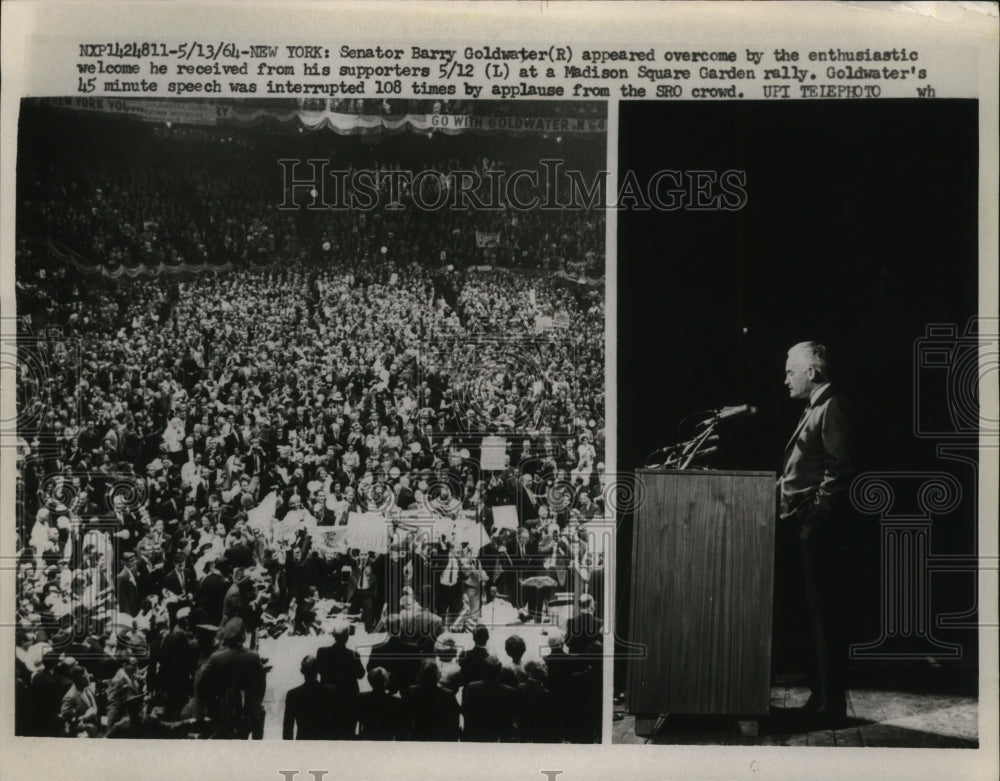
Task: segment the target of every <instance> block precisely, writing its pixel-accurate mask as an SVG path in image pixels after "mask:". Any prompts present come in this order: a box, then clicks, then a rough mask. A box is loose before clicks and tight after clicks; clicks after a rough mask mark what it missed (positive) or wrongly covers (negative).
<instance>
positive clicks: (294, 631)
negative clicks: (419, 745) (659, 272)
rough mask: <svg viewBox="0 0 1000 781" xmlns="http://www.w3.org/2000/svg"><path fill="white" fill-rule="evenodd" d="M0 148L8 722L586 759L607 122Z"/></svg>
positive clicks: (600, 435) (280, 130)
mask: <svg viewBox="0 0 1000 781" xmlns="http://www.w3.org/2000/svg"><path fill="white" fill-rule="evenodd" d="M18 130H19V132H18V139H19V141H18V147H17V232H16V258H15V262H16V267H15V269H16V297H17V301H16V303H17V313H16V315H17V322H16V327H17V354H18V362H17V363H18V375H17V401H18V419H17V426H18V430H17V441H16V444H17V464H18V472H17V485H16V488H17V501H16V534H17V553H16V561H15V565H16V589H17V592H16V598H17V607H16V622H17V623H16V638H14V635H13V634H12V638H14V639H15V640H16V647H15V646H13V645H12V647H10V648H8V651H12V653H11V656H13V657H14V661H13V664H14V665H16V687H15V690H14V692H13V694H14V698H15V706H14V714H15V731H16V734H17V735H20V736H34V737H47V738H131V739H152V738H176V739H184V738H190V739H207V738H212V739H232V740H245V739H251V740H261V739H263V740H275V741H280V740H379V741H393V740H399V741H441V742H443V741H452V742H454V741H465V742H469V741H474V742H534V743H545V742H548V743H560V742H568V743H594V742H600V740H601V737H602V736H601V717H602V702H603V700H602V682H603V662H602V660H603V656H604V651H603V645H604V635H605V629H604V622H605V615H606V610H607V604H606V596H605V593H606V579H605V576H604V572H605V567H606V566H608V565H609V562H607V561H606V555H610V554H611V550H612V549H611V547H610V535H611V533H613V532H610V533H609V532H608V526H607V524H605V523H604V521H605V516H606V508H605V497H604V494H603V484H602V480H601V475H602V474H603V471H604V462H605V458H606V454H605V415H606V411H605V344H604V342H605V318H604V308H605V287H604V285H605V280H604V276H605V214H604V210H603V209H602V208H600V204H599V203H579V204H578V203H577V202H576V201H577V200H578V199H576V198H575V193H576V189H575V187H576V186H577V185H579V184H580V183H583V184H586V185H587V186H589V184H590V183H591V182H593V181H594V180H595V178H596V177H599V176H600V172H601V170H602V169H603V168H604V167H605V165H606V159H607V106H606V103H604V102H594V101H591V102H567V101H560V102H555V101H551V102H550V101H535V102H510V101H508V102H502V103H501V102H490V101H470V100H439V99H427V100H418V99H383V100H376V99H371V98H365V99H361V98H358V99H342V100H340V99H329V98H325V99H294V98H288V99H284V100H278V99H270V100H251V99H246V100H234V99H217V100H216V99H211V98H192V99H174V100H146V99H139V98H134V99H133V98H130V99H120V100H119V99H108V98H103V99H89V98H80V97H79V96H75V97H66V98H37V99H32V98H26V99H24V100H22V102H21V105H20V115H19V120H18ZM567 188H568V189H567ZM611 528H612V529H613V524H612V526H611ZM609 645H610V643H609Z"/></svg>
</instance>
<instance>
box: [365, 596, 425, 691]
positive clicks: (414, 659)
mask: <svg viewBox="0 0 1000 781" xmlns="http://www.w3.org/2000/svg"><path fill="white" fill-rule="evenodd" d="M386 629H387V630H388V636H387V637H386V639H385V640H383V641H382V642H381V643H378V644H377V645H374V646H372V651H371V655H370V656H369V657H368V668H367V669H368V673H369V677H371V671H372V670H374V669H375V668H376V667H381V668H382V669H383V670H385V672H386V673H388V676H389V677H388V682H387V683H386V688H387V690H388V693H389V694H396V693H397V692H400V691H405V690H406V687H407V686H409V685H410V684H413V683H416V681H417V673H418V672H419V670H420V660H421V650H420V646H419V645H418V644H417V643H414V642H408V641H407V640H405V639H403V637H402V636H401V631H402V629H401V624H400V619H399V616H398V615H390V616H389V618H388V619H387V620H386Z"/></svg>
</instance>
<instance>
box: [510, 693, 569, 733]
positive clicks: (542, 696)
mask: <svg viewBox="0 0 1000 781" xmlns="http://www.w3.org/2000/svg"><path fill="white" fill-rule="evenodd" d="M514 713H515V717H516V719H517V732H518V735H519V737H520V739H521V740H522V741H523V742H525V743H554V742H558V741H559V740H560V738H561V737H562V735H561V732H560V727H561V721H562V720H561V719H560V718H559V716H560V714H559V710H558V707H557V702H556V698H555V697H553V696H552V694H551V693H550V692H549V691H548V690H547V689H546V688H545V687H544V686H542V684H540V683H539V682H538V681H533V680H527V681H525V682H524V683H519V684H518V685H517V690H516V691H515V693H514Z"/></svg>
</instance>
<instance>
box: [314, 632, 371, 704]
mask: <svg viewBox="0 0 1000 781" xmlns="http://www.w3.org/2000/svg"><path fill="white" fill-rule="evenodd" d="M316 661H317V662H318V663H319V679H320V681H322V682H323V683H325V684H329V685H331V686H334V687H336V689H337V691H338V692H339V693H340V694H341V696H342V697H346V698H352V699H353V698H354V697H356V696H357V695H358V691H360V689H359V687H358V679H359V678H363V677H364V674H365V668H364V666H363V665H362V664H361V657H360V656H359V655H358V652H357V651H354V650H352V649H350V648H348V647H347V646H346V645H338V644H337V643H334V644H333V645H328V646H326V647H325V648H320V649H319V650H318V651H317V652H316Z"/></svg>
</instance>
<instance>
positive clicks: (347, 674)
mask: <svg viewBox="0 0 1000 781" xmlns="http://www.w3.org/2000/svg"><path fill="white" fill-rule="evenodd" d="M332 634H333V645H328V646H326V647H324V648H320V649H319V650H318V651H317V652H316V661H317V662H318V664H319V679H320V681H321V682H322V683H324V684H328V685H331V686H333V687H335V688H336V689H337V696H338V698H339V700H340V707H339V708H338V711H337V724H336V732H337V737H338V738H350V737H351V736H352V735H353V733H354V724H355V721H356V718H355V713H354V707H355V704H356V702H355V701H356V700H357V696H358V692H359V691H360V687H359V686H358V679H359V678H362V677H364V674H365V668H364V666H363V665H362V664H361V657H360V656H359V655H358V652H357V651H355V650H354V649H352V648H348V647H347V638H348V637H350V634H351V627H350V624H348V623H347V622H346V621H344V622H340V623H337V624H336V625H335V626H334V628H333V633H332Z"/></svg>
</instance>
